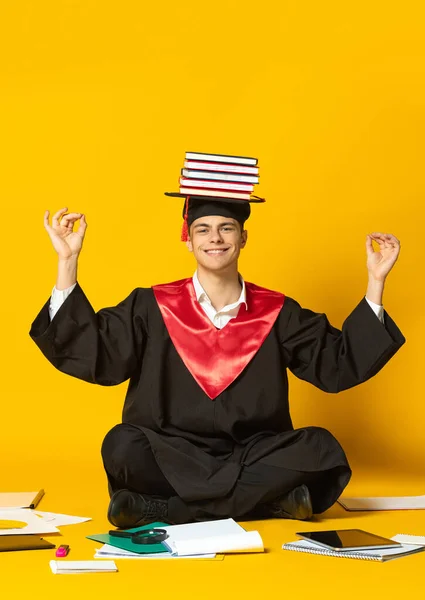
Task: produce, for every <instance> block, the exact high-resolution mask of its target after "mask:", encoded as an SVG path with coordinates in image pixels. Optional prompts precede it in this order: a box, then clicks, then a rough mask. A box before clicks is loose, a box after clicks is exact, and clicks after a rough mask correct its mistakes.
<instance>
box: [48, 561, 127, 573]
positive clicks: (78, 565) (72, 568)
mask: <svg viewBox="0 0 425 600" xmlns="http://www.w3.org/2000/svg"><path fill="white" fill-rule="evenodd" d="M50 568H51V569H52V572H53V573H54V574H55V575H56V574H58V575H59V574H65V573H113V572H116V571H118V569H117V565H116V564H115V563H114V561H113V560H51V561H50Z"/></svg>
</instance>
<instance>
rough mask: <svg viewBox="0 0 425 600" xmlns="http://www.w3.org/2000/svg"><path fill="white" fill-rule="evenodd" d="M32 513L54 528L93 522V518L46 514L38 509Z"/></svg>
mask: <svg viewBox="0 0 425 600" xmlns="http://www.w3.org/2000/svg"><path fill="white" fill-rule="evenodd" d="M32 512H33V513H34V514H36V515H39V516H40V517H41V518H42V519H43V521H44V522H45V523H49V524H50V525H53V526H54V527H61V526H62V525H77V524H78V523H84V522H85V521H91V517H74V516H72V515H63V514H61V513H52V512H44V511H40V510H37V509H34V510H33V511H32Z"/></svg>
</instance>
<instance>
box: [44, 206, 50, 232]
mask: <svg viewBox="0 0 425 600" xmlns="http://www.w3.org/2000/svg"><path fill="white" fill-rule="evenodd" d="M49 216H50V211H49V210H46V211H45V213H44V227H45V228H46V229H47V231H50V230H51V227H50V223H49Z"/></svg>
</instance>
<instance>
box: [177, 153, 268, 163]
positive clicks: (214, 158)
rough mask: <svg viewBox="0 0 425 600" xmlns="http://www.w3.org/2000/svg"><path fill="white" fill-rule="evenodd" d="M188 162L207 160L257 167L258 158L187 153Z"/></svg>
mask: <svg viewBox="0 0 425 600" xmlns="http://www.w3.org/2000/svg"><path fill="white" fill-rule="evenodd" d="M185 158H186V160H207V161H213V162H220V163H230V164H237V165H251V166H253V165H256V164H257V162H258V159H257V158H251V157H250V156H234V155H230V154H202V153H201V152H186V156H185Z"/></svg>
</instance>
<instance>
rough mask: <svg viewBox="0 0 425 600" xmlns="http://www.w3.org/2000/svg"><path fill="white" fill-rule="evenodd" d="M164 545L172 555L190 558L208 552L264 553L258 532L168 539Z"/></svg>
mask: <svg viewBox="0 0 425 600" xmlns="http://www.w3.org/2000/svg"><path fill="white" fill-rule="evenodd" d="M163 543H164V545H165V546H167V547H168V548H169V549H170V550H171V552H172V553H173V554H177V555H178V556H191V555H193V554H205V553H208V552H216V553H229V552H264V544H263V540H262V539H261V536H260V534H259V533H258V531H243V532H242V533H235V534H230V535H216V536H210V537H205V538H197V539H187V540H173V539H170V538H168V539H167V540H165V541H164V542H163Z"/></svg>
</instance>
